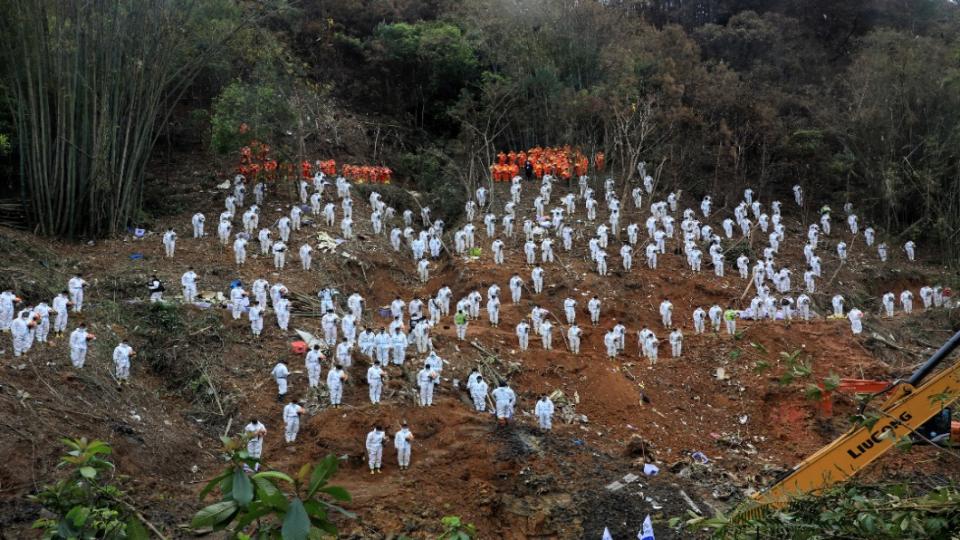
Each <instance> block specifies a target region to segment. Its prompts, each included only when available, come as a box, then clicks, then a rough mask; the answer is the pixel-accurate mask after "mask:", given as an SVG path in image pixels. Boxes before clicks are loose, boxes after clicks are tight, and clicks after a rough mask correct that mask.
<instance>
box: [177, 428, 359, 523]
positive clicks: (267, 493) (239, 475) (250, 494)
mask: <svg viewBox="0 0 960 540" xmlns="http://www.w3.org/2000/svg"><path fill="white" fill-rule="evenodd" d="M222 441H223V445H224V458H225V460H226V461H227V467H226V468H225V469H224V470H223V471H222V472H221V473H220V474H219V475H217V476H216V477H215V478H213V479H212V480H210V481H209V482H208V483H207V485H206V486H205V487H204V488H203V489H202V490H201V491H200V499H201V500H202V499H205V498H206V497H207V496H208V495H209V494H210V493H212V492H213V491H214V490H217V489H219V490H220V500H219V501H217V502H215V503H213V504H210V505H208V506H206V507H204V508H202V509H201V510H200V511H198V512H197V513H196V514H195V515H194V517H193V520H192V521H191V523H190V526H191V527H192V528H193V529H194V532H195V533H197V534H201V535H203V534H210V533H213V532H217V531H225V532H226V533H227V534H228V535H229V537H230V538H258V539H263V540H268V539H277V540H281V539H282V540H306V539H308V538H310V539H314V538H321V537H323V536H324V535H325V534H329V535H334V536H335V535H336V534H337V528H336V526H335V525H334V523H333V522H332V521H331V519H330V517H329V512H330V511H336V512H339V513H341V514H343V515H345V516H347V517H349V518H353V517H355V516H354V515H353V514H351V513H350V512H348V511H346V510H344V509H343V508H341V507H340V506H338V505H336V504H334V503H331V502H329V501H328V500H326V499H327V498H330V499H333V500H335V501H340V502H349V501H350V494H349V493H347V491H346V490H345V489H343V488H342V487H339V486H331V485H329V484H328V482H329V480H330V479H331V478H332V477H333V475H334V474H336V472H337V465H338V461H337V458H336V456H332V455H330V456H327V457H326V458H324V459H322V460H321V461H320V462H318V463H317V464H315V465H311V464H309V463H308V464H305V465H304V466H303V467H301V468H300V471H299V473H298V474H297V475H296V477H290V476H288V475H287V474H284V473H282V472H279V471H269V470H268V471H261V472H256V473H254V472H252V471H253V470H254V469H255V468H256V467H257V465H258V460H257V459H255V458H252V457H250V454H249V453H247V449H246V442H247V439H246V438H245V437H239V438H228V437H224V438H222ZM281 486H288V487H287V489H289V490H290V492H289V493H287V492H285V491H284V490H283V489H282V488H281Z"/></svg>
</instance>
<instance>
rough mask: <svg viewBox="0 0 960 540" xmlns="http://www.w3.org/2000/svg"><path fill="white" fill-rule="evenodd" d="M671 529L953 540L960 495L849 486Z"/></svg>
mask: <svg viewBox="0 0 960 540" xmlns="http://www.w3.org/2000/svg"><path fill="white" fill-rule="evenodd" d="M669 523H670V527H671V528H683V529H685V530H686V531H690V532H693V531H700V532H702V531H707V534H708V535H709V537H710V538H715V539H718V540H719V539H724V540H728V539H732V540H757V539H761V538H791V539H802V540H814V539H820V538H871V539H874V540H884V539H888V540H894V539H900V538H929V539H937V540H951V539H953V538H956V534H955V531H957V530H960V491H958V490H957V486H956V485H947V486H940V487H937V488H934V489H933V490H931V489H930V487H929V485H926V484H919V483H918V484H916V485H910V484H890V483H884V484H877V485H864V484H854V483H850V484H846V485H840V486H834V487H831V488H828V489H826V490H824V491H822V492H820V493H818V494H816V495H811V494H804V495H799V496H798V497H797V498H795V499H793V500H792V501H791V502H790V504H789V505H787V506H785V507H784V508H779V509H774V508H767V509H765V510H764V511H761V512H752V511H751V512H744V513H742V514H738V513H736V512H734V513H733V514H719V513H718V514H716V515H714V516H712V517H704V516H699V515H696V514H694V513H692V512H688V515H687V516H686V517H685V518H684V517H674V518H672V519H671V520H670V522H669Z"/></svg>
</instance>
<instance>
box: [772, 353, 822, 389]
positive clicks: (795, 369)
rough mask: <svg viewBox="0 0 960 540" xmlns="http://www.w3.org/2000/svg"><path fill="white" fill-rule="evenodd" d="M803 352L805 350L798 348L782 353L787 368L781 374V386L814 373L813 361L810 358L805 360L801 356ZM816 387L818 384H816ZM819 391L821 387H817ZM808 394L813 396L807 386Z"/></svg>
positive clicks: (781, 356)
mask: <svg viewBox="0 0 960 540" xmlns="http://www.w3.org/2000/svg"><path fill="white" fill-rule="evenodd" d="M802 354H803V351H802V350H800V349H797V350H795V351H793V352H789V353H787V352H781V353H780V358H781V359H783V361H784V362H785V363H786V370H784V372H783V374H782V375H780V379H779V383H780V385H781V386H786V385H788V384H791V383H793V382H794V381H796V380H797V379H805V378H807V377H809V376H810V375H812V374H813V362H812V361H810V360H806V361H804V360H803V359H802V358H801V355H802ZM814 387H816V386H815V385H814ZM819 391H820V389H819V388H817V392H819ZM807 394H808V397H810V396H811V392H810V389H809V388H807ZM811 399H815V398H814V397H811Z"/></svg>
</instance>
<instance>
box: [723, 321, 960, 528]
mask: <svg viewBox="0 0 960 540" xmlns="http://www.w3.org/2000/svg"><path fill="white" fill-rule="evenodd" d="M958 346H960V332H957V333H956V334H954V336H953V337H952V338H950V340H949V341H947V342H946V343H945V344H944V345H943V346H942V347H941V348H940V349H939V350H938V351H937V352H935V353H934V354H933V356H931V357H930V359H929V360H927V361H926V362H925V363H924V364H923V365H922V366H920V368H919V369H917V370H916V371H915V372H914V373H913V375H911V377H910V378H909V379H907V380H905V381H904V380H896V381H893V382H891V383H876V382H874V381H853V380H848V381H849V382H850V384H849V387H850V388H859V389H863V388H870V387H871V383H872V384H873V385H877V384H879V385H880V386H879V387H877V388H876V390H877V391H876V392H875V393H872V395H871V398H872V397H876V396H879V395H883V394H888V395H887V398H886V401H885V402H884V403H883V405H882V406H880V407H879V408H878V413H879V417H877V416H876V415H873V416H872V417H871V421H868V422H861V423H858V425H856V426H854V427H852V428H851V429H850V430H849V431H848V432H847V433H845V434H844V435H842V436H840V437H839V438H837V440H835V441H833V442H832V443H830V444H829V445H827V446H825V447H823V448H821V449H820V450H819V451H817V452H816V453H814V454H813V455H811V456H810V457H808V458H807V459H805V460H803V461H802V462H800V463H799V464H798V465H796V466H795V467H793V469H791V470H790V472H788V473H787V474H786V475H785V476H784V477H782V478H781V479H780V480H779V481H777V483H776V484H774V485H773V486H770V487H769V488H767V489H766V490H764V491H761V492H759V493H757V494H756V495H755V496H754V500H753V501H749V502H747V503H745V504H744V505H743V506H742V507H741V508H740V509H739V510H738V511H737V512H735V514H734V516H735V517H734V519H736V520H737V521H746V520H748V519H750V518H751V517H755V516H758V515H761V514H762V513H763V512H764V511H766V510H767V509H770V508H778V507H783V506H785V505H787V504H788V503H789V502H790V500H791V498H793V497H795V496H798V495H805V494H810V493H816V492H818V491H820V490H822V489H824V488H827V487H829V486H832V485H834V484H838V483H840V482H844V481H846V480H847V479H849V478H851V477H852V476H853V475H855V474H857V473H858V472H860V471H861V470H862V469H863V468H864V467H866V466H867V465H869V464H870V463H872V462H873V461H874V460H876V459H877V458H879V457H880V456H881V455H883V454H884V452H886V451H887V450H890V449H891V448H892V447H894V446H895V445H896V444H898V443H899V442H900V441H903V440H904V438H905V437H911V438H913V439H914V440H917V441H919V442H927V443H931V442H932V443H934V444H949V441H950V438H951V437H952V438H953V440H954V443H956V442H960V423H958V422H951V418H950V405H951V404H952V403H953V402H955V401H957V400H958V399H960V362H955V363H954V364H953V365H950V366H948V367H946V368H945V369H942V370H940V371H939V372H937V373H935V374H933V376H932V377H931V378H930V379H929V380H927V381H926V382H923V381H924V379H926V378H927V377H928V376H929V375H931V374H932V373H933V372H934V371H935V370H936V368H937V367H938V366H939V365H940V364H942V363H943V362H944V361H945V360H946V359H947V357H948V356H950V353H952V352H953V351H954V349H956V348H957V347H958ZM842 386H844V381H841V387H842ZM866 404H867V402H864V404H863V405H862V406H861V414H862V413H863V410H864V408H865V407H866ZM873 420H875V421H873Z"/></svg>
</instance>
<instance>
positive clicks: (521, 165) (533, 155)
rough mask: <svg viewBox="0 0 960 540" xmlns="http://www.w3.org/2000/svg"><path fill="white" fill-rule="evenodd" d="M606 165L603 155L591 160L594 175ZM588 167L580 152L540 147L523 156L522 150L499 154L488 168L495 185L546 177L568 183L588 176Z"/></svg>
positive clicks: (573, 149) (563, 148) (577, 150)
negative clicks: (516, 177) (524, 178)
mask: <svg viewBox="0 0 960 540" xmlns="http://www.w3.org/2000/svg"><path fill="white" fill-rule="evenodd" d="M604 165H605V158H604V155H603V152H597V153H596V154H595V155H594V156H593V167H594V170H596V171H602V170H603V168H604ZM589 167H590V159H589V158H588V157H587V156H585V155H584V154H583V153H582V152H581V151H580V149H579V148H576V149H575V148H571V147H570V146H561V147H558V148H554V147H549V146H548V147H546V148H541V147H539V146H537V147H534V148H531V149H530V150H527V151H526V152H524V151H523V150H521V151H519V152H515V151H513V150H511V151H510V152H506V153H504V152H500V153H499V154H497V162H496V163H495V164H493V165H491V166H490V173H491V174H492V176H493V181H494V182H509V181H511V180H512V179H513V178H514V177H515V176H522V177H526V178H527V179H528V180H530V179H532V178H543V176H544V175H546V174H549V175H551V176H555V177H558V178H560V179H561V180H569V179H570V178H572V177H579V176H582V175H585V174H587V169H589Z"/></svg>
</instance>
